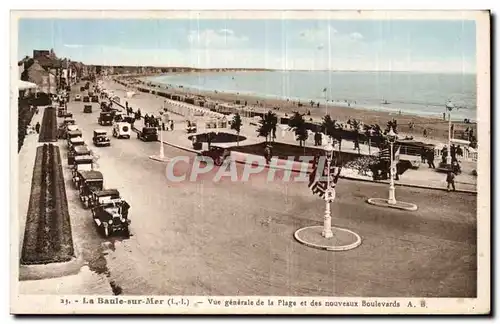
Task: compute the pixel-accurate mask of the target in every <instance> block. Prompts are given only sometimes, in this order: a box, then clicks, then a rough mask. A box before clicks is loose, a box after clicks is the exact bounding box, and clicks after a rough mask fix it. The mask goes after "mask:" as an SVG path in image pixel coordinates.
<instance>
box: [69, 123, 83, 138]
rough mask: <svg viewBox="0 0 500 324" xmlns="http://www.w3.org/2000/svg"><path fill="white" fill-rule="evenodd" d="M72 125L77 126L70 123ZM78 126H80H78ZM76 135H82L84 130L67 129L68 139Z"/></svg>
mask: <svg viewBox="0 0 500 324" xmlns="http://www.w3.org/2000/svg"><path fill="white" fill-rule="evenodd" d="M70 126H76V125H70ZM77 127H78V126H77ZM75 137H82V131H81V130H79V129H70V128H68V130H67V131H66V139H68V140H69V139H71V138H75Z"/></svg>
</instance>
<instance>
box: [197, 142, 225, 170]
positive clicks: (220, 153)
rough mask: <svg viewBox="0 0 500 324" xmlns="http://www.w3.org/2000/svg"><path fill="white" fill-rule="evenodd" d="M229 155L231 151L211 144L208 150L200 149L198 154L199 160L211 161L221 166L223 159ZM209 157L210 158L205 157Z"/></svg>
mask: <svg viewBox="0 0 500 324" xmlns="http://www.w3.org/2000/svg"><path fill="white" fill-rule="evenodd" d="M230 155H231V152H230V151H229V149H227V148H223V147H218V146H211V147H210V148H209V149H208V150H205V151H202V152H201V153H200V154H199V156H200V157H201V159H200V160H201V161H205V162H208V161H210V160H211V161H213V163H214V164H215V165H217V166H221V165H222V163H223V162H224V160H225V159H227V158H228V157H229V156H230ZM205 158H210V159H205Z"/></svg>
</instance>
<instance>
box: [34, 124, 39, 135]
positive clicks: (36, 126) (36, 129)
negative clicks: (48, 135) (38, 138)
mask: <svg viewBox="0 0 500 324" xmlns="http://www.w3.org/2000/svg"><path fill="white" fill-rule="evenodd" d="M35 131H36V133H37V134H39V133H40V123H39V122H37V123H36V125H35Z"/></svg>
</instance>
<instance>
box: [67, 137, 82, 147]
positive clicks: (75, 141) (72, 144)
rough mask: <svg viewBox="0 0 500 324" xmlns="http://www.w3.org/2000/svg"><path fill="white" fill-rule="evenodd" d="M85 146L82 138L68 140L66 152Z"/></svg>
mask: <svg viewBox="0 0 500 324" xmlns="http://www.w3.org/2000/svg"><path fill="white" fill-rule="evenodd" d="M81 145H85V141H84V140H83V137H73V138H68V150H72V149H73V148H74V147H75V146H81Z"/></svg>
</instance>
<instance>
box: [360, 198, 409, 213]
mask: <svg viewBox="0 0 500 324" xmlns="http://www.w3.org/2000/svg"><path fill="white" fill-rule="evenodd" d="M366 202H367V203H369V204H370V205H374V206H378V207H387V208H394V209H400V210H406V211H416V210H417V209H418V206H417V205H415V204H413V203H407V202H404V201H398V202H397V203H396V204H395V205H391V204H389V202H388V201H387V199H384V198H369V199H367V200H366ZM404 205H406V206H404Z"/></svg>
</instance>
